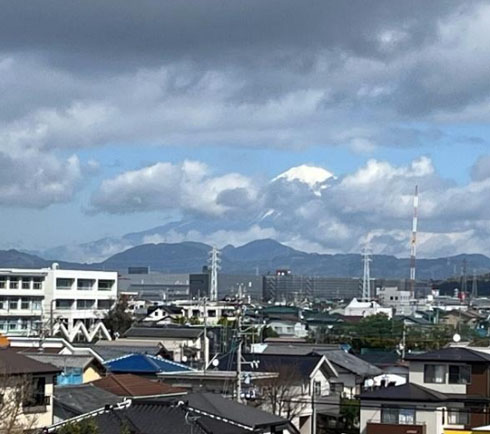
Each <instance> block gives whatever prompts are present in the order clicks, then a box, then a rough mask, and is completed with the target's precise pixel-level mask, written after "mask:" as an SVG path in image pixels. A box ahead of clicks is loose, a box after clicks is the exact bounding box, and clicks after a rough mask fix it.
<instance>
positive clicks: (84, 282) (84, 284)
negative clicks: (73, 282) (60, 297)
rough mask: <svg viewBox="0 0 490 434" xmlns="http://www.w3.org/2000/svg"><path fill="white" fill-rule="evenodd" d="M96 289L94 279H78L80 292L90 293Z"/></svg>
mask: <svg viewBox="0 0 490 434" xmlns="http://www.w3.org/2000/svg"><path fill="white" fill-rule="evenodd" d="M93 287H94V281H93V280H92V279H78V280H77V289H78V290H79V291H90V290H92V288H93Z"/></svg>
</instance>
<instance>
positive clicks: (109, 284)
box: [97, 279, 114, 291]
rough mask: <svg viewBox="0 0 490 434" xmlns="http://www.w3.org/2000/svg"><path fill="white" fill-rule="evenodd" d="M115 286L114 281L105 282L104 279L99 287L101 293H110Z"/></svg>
mask: <svg viewBox="0 0 490 434" xmlns="http://www.w3.org/2000/svg"><path fill="white" fill-rule="evenodd" d="M113 286H114V280H104V279H101V280H99V283H98V285H97V287H98V288H99V291H110V290H111V289H112V287H113Z"/></svg>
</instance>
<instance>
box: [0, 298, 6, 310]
mask: <svg viewBox="0 0 490 434" xmlns="http://www.w3.org/2000/svg"><path fill="white" fill-rule="evenodd" d="M6 308H7V300H5V299H0V309H6Z"/></svg>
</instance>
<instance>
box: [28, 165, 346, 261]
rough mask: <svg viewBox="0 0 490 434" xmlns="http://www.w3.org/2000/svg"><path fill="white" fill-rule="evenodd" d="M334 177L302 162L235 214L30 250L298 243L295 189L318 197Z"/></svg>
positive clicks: (71, 256) (92, 254)
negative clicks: (270, 240)
mask: <svg viewBox="0 0 490 434" xmlns="http://www.w3.org/2000/svg"><path fill="white" fill-rule="evenodd" d="M335 180H336V177H335V176H334V175H333V173H331V172H329V171H328V170H326V169H324V168H321V167H316V166H309V165H304V164H303V165H300V166H297V167H292V168H290V169H289V170H287V171H285V172H283V173H281V174H280V175H278V176H276V177H274V178H273V179H271V180H270V181H269V183H268V185H267V188H266V191H265V192H263V194H262V197H261V199H260V201H259V202H260V203H257V204H254V206H252V207H250V208H249V209H247V212H244V213H241V214H240V216H239V218H237V216H236V215H232V216H228V215H225V216H222V217H215V216H214V217H207V216H185V217H183V218H182V219H181V220H179V221H173V222H170V223H166V224H164V225H161V226H157V227H154V228H151V229H147V230H143V231H140V232H133V233H128V234H125V235H122V236H120V237H116V236H111V237H106V238H102V239H99V240H95V241H91V242H87V243H82V244H74V245H62V246H58V247H54V248H50V249H46V250H44V251H37V252H34V253H36V254H37V255H39V256H41V257H43V258H46V259H57V260H60V259H62V260H65V261H71V262H92V263H93V262H101V261H104V260H105V259H107V258H109V257H110V256H112V255H114V254H116V253H119V252H122V251H124V250H127V249H129V248H132V247H135V246H139V245H142V244H151V243H154V244H158V243H179V242H184V241H196V242H202V243H206V244H210V245H217V246H219V247H223V246H226V245H229V244H233V245H242V244H245V243H248V242H250V241H254V240H257V239H264V238H273V239H276V240H278V241H279V242H281V243H285V244H288V245H292V247H299V248H301V247H303V246H302V245H301V244H299V243H298V239H297V237H298V235H297V233H296V232H294V230H293V231H292V230H291V229H292V227H291V215H290V214H289V213H288V212H287V210H288V208H289V207H290V206H291V204H292V203H294V201H295V200H296V199H295V197H296V196H298V195H301V198H302V199H301V200H302V201H304V200H305V197H306V198H307V199H308V198H309V199H310V200H318V199H319V198H320V197H321V195H322V193H323V192H324V191H325V190H326V189H327V188H328V187H329V184H330V183H332V182H335ZM315 247H316V246H315Z"/></svg>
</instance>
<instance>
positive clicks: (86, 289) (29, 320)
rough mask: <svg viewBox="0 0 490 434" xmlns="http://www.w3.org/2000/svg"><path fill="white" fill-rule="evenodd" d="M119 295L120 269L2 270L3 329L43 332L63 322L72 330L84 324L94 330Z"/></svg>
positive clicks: (0, 307) (55, 266)
mask: <svg viewBox="0 0 490 434" xmlns="http://www.w3.org/2000/svg"><path fill="white" fill-rule="evenodd" d="M116 298H117V272H112V271H93V270H65V269H61V268H59V266H58V264H56V263H55V264H53V265H52V266H51V267H50V268H41V269H15V268H10V269H0V332H7V333H15V334H26V335H29V334H36V333H39V332H40V330H41V328H42V325H44V326H45V327H46V326H47V328H48V329H49V331H51V332H52V331H53V328H54V326H55V325H56V324H58V325H60V324H63V325H64V326H65V328H66V330H67V331H68V332H69V333H71V331H72V330H74V329H75V327H76V326H77V325H80V324H83V325H84V326H85V328H86V329H88V330H90V329H91V328H93V327H94V326H95V325H97V324H98V323H99V322H100V320H101V319H102V318H103V317H104V314H105V313H106V312H107V311H108V310H109V309H110V308H111V307H112V306H113V304H114V303H115V301H116Z"/></svg>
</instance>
